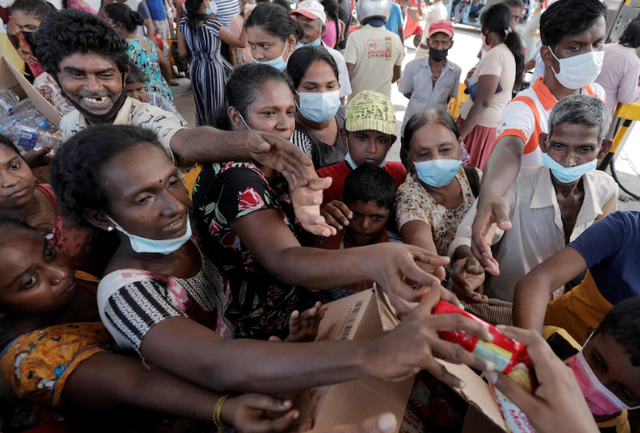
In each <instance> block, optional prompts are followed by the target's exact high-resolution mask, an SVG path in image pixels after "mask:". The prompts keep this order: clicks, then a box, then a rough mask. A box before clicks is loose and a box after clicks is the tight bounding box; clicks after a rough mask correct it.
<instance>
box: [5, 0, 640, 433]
mask: <svg viewBox="0 0 640 433" xmlns="http://www.w3.org/2000/svg"><path fill="white" fill-rule="evenodd" d="M256 3H257V4H256ZM256 3H254V1H253V0H238V1H237V0H215V1H214V0H186V1H185V2H182V0H175V1H173V2H168V1H162V0H144V1H143V0H137V1H136V0H125V1H121V0H115V1H114V0H104V1H103V2H102V4H101V5H100V8H99V9H98V10H94V9H92V8H91V6H89V5H88V4H86V3H84V2H83V1H82V0H67V1H66V2H65V3H64V5H63V10H56V8H54V7H52V6H51V5H50V4H49V3H47V2H46V1H45V0H15V1H14V2H13V4H12V5H11V6H10V9H7V11H8V12H10V13H8V14H6V16H5V17H3V18H2V19H3V21H4V22H6V23H7V28H6V31H7V35H8V37H9V40H10V41H11V44H12V46H13V48H15V50H16V51H17V54H18V56H17V59H22V61H24V64H23V65H22V66H23V70H24V71H25V73H26V74H27V75H30V77H31V79H32V82H33V86H34V87H35V88H36V89H37V90H38V91H39V92H40V93H41V94H42V95H43V96H44V97H45V98H46V99H47V100H48V101H49V102H50V103H51V104H52V105H53V106H54V107H55V108H56V109H57V110H58V111H59V113H60V114H61V115H62V116H63V117H62V120H61V122H60V134H61V137H62V139H63V140H64V142H63V144H62V145H60V146H59V147H58V148H56V149H55V150H52V149H49V148H46V147H45V148H43V149H40V150H33V151H28V152H27V151H26V150H25V149H24V148H21V147H19V146H18V144H19V143H16V142H14V141H13V140H11V139H10V138H9V137H6V136H3V135H2V131H1V130H0V373H1V376H0V431H7V432H14V431H15V432H18V431H27V430H29V429H34V430H33V431H34V432H35V431H39V432H49V431H56V432H60V431H64V432H67V431H69V432H71V431H114V430H116V431H132V432H133V431H212V430H213V429H217V430H218V431H220V432H222V431H226V430H228V429H231V428H233V429H235V430H237V431H238V432H240V433H264V432H293V431H297V432H300V431H307V430H310V429H311V428H312V420H303V419H300V418H301V416H300V412H299V411H298V410H297V409H296V407H295V405H294V402H292V401H291V400H288V399H285V398H282V397H280V396H281V395H283V394H285V393H291V392H296V391H301V390H304V389H308V388H313V387H317V386H325V385H331V384H336V383H341V382H347V381H351V380H357V379H364V378H372V379H378V380H383V381H398V380H401V379H407V378H411V377H413V376H415V375H416V374H417V373H420V372H422V373H421V374H422V375H427V376H428V377H430V379H429V380H430V383H438V384H444V385H447V386H451V387H457V388H462V387H464V386H465V384H464V383H462V382H461V381H460V379H458V378H457V377H455V376H454V375H452V374H450V373H448V372H447V370H446V369H444V367H443V366H442V365H441V364H439V363H438V361H437V359H441V360H445V361H449V362H453V363H457V364H467V365H468V366H470V367H471V368H472V369H474V370H475V371H477V372H482V373H483V378H484V379H485V380H486V381H487V382H489V383H490V384H492V385H494V386H496V387H497V388H498V389H500V390H501V391H502V392H504V394H505V395H507V396H508V397H509V398H510V399H511V400H512V401H513V402H514V403H515V404H516V405H518V406H519V407H520V408H521V409H522V410H523V411H524V412H525V413H526V414H527V416H528V418H529V421H530V423H531V424H532V426H533V427H534V428H535V429H536V431H538V432H539V433H551V432H564V431H570V430H574V431H578V432H585V433H586V432H589V433H592V432H593V433H594V432H598V431H600V432H613V431H615V432H616V433H631V432H638V431H640V417H639V416H638V414H636V413H635V412H633V410H634V409H638V408H640V319H639V318H638V317H639V316H638V311H639V309H640V278H639V276H640V266H638V265H639V263H638V260H639V259H638V257H640V213H639V212H634V211H617V207H618V186H617V184H616V183H615V182H614V180H613V178H611V176H609V175H608V174H607V173H606V172H605V171H600V170H597V169H596V168H597V166H598V161H599V160H602V159H603V158H604V157H605V156H606V155H607V154H608V153H609V152H610V150H611V147H612V141H611V140H610V139H608V138H606V137H607V132H608V131H609V129H610V126H611V125H610V124H611V119H612V112H613V111H614V110H615V107H616V106H617V104H618V103H628V102H633V101H635V100H637V99H638V98H639V97H640V87H639V86H638V84H639V76H640V59H639V58H638V56H636V54H635V49H637V48H639V47H640V19H636V20H634V21H631V22H630V23H629V24H628V26H627V27H626V29H625V30H624V33H623V35H622V37H621V39H620V41H619V42H615V43H611V44H606V45H605V39H606V16H607V8H606V5H605V4H603V3H602V2H601V1H600V0H557V1H556V2H549V3H551V4H550V5H548V7H547V8H546V10H544V11H541V10H537V11H536V14H537V15H534V17H533V18H532V20H537V21H535V22H536V23H538V24H539V30H537V31H538V32H539V39H540V41H539V43H537V44H534V45H535V53H533V54H532V53H531V52H529V53H528V54H527V51H530V46H529V45H530V44H528V43H526V42H525V41H524V40H523V38H521V36H520V35H519V34H518V30H517V29H516V24H517V23H518V22H519V19H520V15H521V14H522V11H523V8H524V4H523V3H522V2H521V0H506V1H505V2H502V3H497V4H494V5H492V6H490V7H488V8H487V9H486V10H485V11H483V13H482V16H481V35H482V48H481V50H480V53H478V58H479V61H478V63H477V65H476V66H475V67H474V68H473V69H472V70H471V71H468V74H467V76H466V79H465V78H464V76H463V75H462V74H463V72H465V73H466V72H467V71H462V70H461V68H460V66H458V65H456V64H455V63H453V62H452V61H451V60H450V59H449V58H448V53H449V50H450V49H451V48H452V47H453V45H454V39H455V32H454V26H453V23H452V22H451V21H449V20H448V18H449V17H448V16H446V14H447V13H446V8H444V5H443V2H441V1H439V0H435V1H434V4H433V5H432V6H430V7H429V9H428V10H425V12H424V13H425V16H426V17H427V21H428V23H427V26H426V28H425V32H424V37H423V38H422V41H421V43H420V44H419V48H418V53H417V55H416V58H415V59H414V60H412V61H410V62H408V63H406V64H405V65H404V69H403V60H404V54H405V47H404V33H403V21H402V14H403V10H406V5H405V4H404V3H402V2H400V3H399V4H396V3H393V2H390V1H389V0H358V1H357V2H355V3H356V4H355V5H354V4H351V2H350V1H349V0H340V1H336V0H323V1H322V2H319V1H317V0H304V1H302V2H300V3H299V4H296V5H295V6H292V5H290V4H289V3H288V2H286V1H285V0H271V1H265V0H259V1H257V2H256ZM353 8H355V10H356V12H357V18H358V23H359V28H358V29H357V30H355V31H353V32H351V31H349V27H350V26H351V25H352V22H351V18H352V16H351V10H352V9H353ZM443 8H444V12H443ZM2 9H3V10H4V8H2ZM536 16H537V18H536ZM5 18H6V19H5ZM533 33H536V32H535V31H534V32H533ZM0 47H2V45H0ZM13 48H12V49H13ZM474 50H475V47H474ZM475 54H476V53H475V52H471V53H470V55H472V56H475ZM3 55H5V56H6V58H7V59H9V58H10V57H9V55H8V53H5V52H3ZM13 58H14V59H15V56H14V57H13ZM180 62H181V63H182V64H183V65H188V68H187V72H188V76H189V79H190V80H191V84H192V89H193V97H194V101H195V125H188V124H187V122H186V121H185V119H184V115H185V113H180V112H179V110H178V109H176V105H175V98H174V95H173V92H172V87H173V82H174V81H175V80H176V79H178V78H179V77H181V76H182V75H181V74H182V71H180V70H178V68H177V67H176V66H177V64H178V63H180ZM25 65H26V67H24V66H25ZM527 71H534V76H535V75H536V74H537V78H535V79H534V80H532V81H531V82H530V83H529V82H528V79H527V78H528V74H527ZM461 80H462V81H464V85H461ZM396 82H397V86H398V90H399V91H400V93H401V94H403V95H404V96H405V97H406V98H407V99H408V107H407V111H406V113H405V117H404V119H402V120H401V121H400V120H398V119H397V116H396V108H395V106H394V104H393V102H392V101H391V90H392V86H393V84H394V83H396ZM463 88H464V94H463V93H462V89H463ZM463 97H466V100H465V102H464V104H463V106H462V108H461V111H460V113H459V115H457V116H456V117H457V118H454V117H453V116H452V114H451V113H452V112H453V111H452V110H450V106H451V102H452V100H459V99H462V98H463ZM398 125H401V128H399V129H398ZM398 131H400V133H398ZM397 141H399V143H398V144H396V142H397ZM394 145H395V146H396V147H399V150H400V159H401V161H391V160H387V158H388V156H389V152H390V149H391V148H392V147H393V146H394ZM36 167H38V168H39V170H40V171H39V173H42V172H43V170H44V173H45V175H44V177H43V175H42V174H39V175H38V176H35V175H34V171H33V169H35V168H36ZM43 167H44V169H43ZM372 287H377V288H378V289H379V290H381V291H383V292H384V293H385V294H386V296H387V297H388V299H389V301H390V304H391V305H392V307H393V308H394V310H395V312H396V313H397V315H398V318H400V319H401V320H400V324H399V325H398V326H397V327H396V328H395V329H393V330H392V331H390V332H387V333H384V334H383V335H380V336H379V337H377V338H375V339H372V340H353V341H315V339H316V336H317V333H318V324H319V323H320V322H321V320H322V313H321V310H322V308H323V307H322V305H323V304H325V303H328V302H332V301H335V300H338V299H340V298H344V297H347V296H350V295H353V294H356V293H358V292H361V291H363V290H367V289H370V288H372ZM440 300H446V301H448V302H450V303H453V304H455V305H458V306H460V307H461V308H464V309H465V310H466V311H468V312H471V313H473V314H474V315H476V316H478V317H480V318H481V319H483V320H485V321H486V322H488V323H490V324H492V325H497V326H499V329H500V330H501V332H503V333H504V334H505V335H506V336H507V337H509V338H513V339H515V340H517V341H519V342H520V343H522V344H524V345H525V346H526V347H527V349H528V354H529V356H530V361H531V363H532V365H533V367H534V369H535V376H536V380H537V389H536V390H535V392H533V393H531V392H528V391H526V390H524V389H523V388H522V387H520V386H519V385H518V384H517V383H516V382H514V381H513V380H512V379H510V378H509V377H507V376H506V375H503V374H501V373H499V372H497V371H496V366H495V364H494V363H493V362H491V361H488V360H487V359H485V358H483V357H481V356H479V355H478V353H475V352H474V353H470V352H466V351H464V350H462V349H461V347H460V346H457V345H455V344H454V343H451V342H448V341H445V340H443V339H440V338H439V336H438V332H439V331H444V330H451V329H458V330H462V331H465V332H468V333H469V334H473V335H475V336H477V337H478V338H479V339H481V340H483V341H486V342H490V341H491V339H492V336H491V335H490V334H489V333H488V331H487V329H486V328H485V327H483V326H482V325H481V324H479V323H478V322H476V321H473V320H470V319H467V318H463V317H462V316H459V315H436V314H432V310H433V308H434V307H435V306H436V304H437V303H438V302H439V301H440ZM432 396H433V397H434V400H435V397H436V396H437V398H438V399H442V398H445V397H442V396H439V395H437V392H436V390H435V388H434V390H433V393H432ZM457 404H458V403H456V402H448V403H447V407H450V408H451V409H450V410H449V412H448V414H449V415H451V414H452V413H454V412H455V411H456V410H458V409H459V407H456V405H457ZM409 406H411V401H410V402H409ZM443 407H444V406H439V405H437V404H435V403H434V404H433V405H432V407H431V410H432V411H438V410H445V409H443ZM465 407H466V406H465ZM465 410H466V409H465ZM637 412H638V413H639V414H640V411H637ZM449 418H451V419H453V418H455V416H453V415H451V416H449ZM401 422H402V420H401V419H396V418H395V417H394V416H393V415H391V414H389V413H383V414H380V415H379V416H378V417H375V418H371V419H368V420H366V421H363V422H362V423H360V424H353V425H343V426H337V427H334V428H332V429H331V433H345V432H346V433H351V432H354V433H356V432H358V433H359V432H367V433H378V432H380V433H395V432H397V430H398V428H401ZM433 422H434V423H435V424H433V425H429V426H428V427H429V429H428V430H427V431H459V429H461V428H462V424H461V419H458V424H455V425H451V424H447V428H448V429H447V430H439V428H444V427H443V426H441V425H438V424H437V420H436V421H433ZM456 428H458V430H456Z"/></svg>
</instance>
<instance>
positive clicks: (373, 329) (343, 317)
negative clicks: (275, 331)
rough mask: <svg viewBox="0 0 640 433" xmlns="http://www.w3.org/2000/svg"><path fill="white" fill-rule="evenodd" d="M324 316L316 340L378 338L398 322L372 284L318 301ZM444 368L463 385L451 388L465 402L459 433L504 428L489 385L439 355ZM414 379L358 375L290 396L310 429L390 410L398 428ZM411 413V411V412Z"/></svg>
mask: <svg viewBox="0 0 640 433" xmlns="http://www.w3.org/2000/svg"><path fill="white" fill-rule="evenodd" d="M321 311H322V313H323V314H324V317H323V318H322V321H321V322H320V326H319V330H318V337H317V338H316V340H361V339H372V338H375V337H378V336H379V335H381V334H382V333H383V332H385V331H390V330H392V329H393V328H395V327H396V326H397V324H398V323H399V321H398V319H397V318H396V314H395V312H394V310H393V307H391V305H390V304H389V301H388V298H387V297H386V295H385V294H384V293H383V292H381V291H380V290H377V289H376V288H375V286H374V288H373V289H369V290H365V291H363V292H361V293H358V294H355V295H351V296H348V297H346V298H343V299H340V300H337V301H334V302H331V303H328V304H325V305H323V307H322V310H321ZM438 362H440V364H442V365H443V366H444V367H445V368H446V369H447V371H449V372H450V373H451V374H453V375H454V376H456V377H458V378H460V379H461V380H462V381H463V382H464V383H465V384H466V387H465V388H463V389H457V388H453V390H454V392H455V393H456V394H458V395H459V396H460V397H461V398H462V399H463V400H464V401H465V402H467V403H468V405H469V407H468V410H467V414H466V416H465V420H464V426H463V429H462V433H504V432H507V429H506V427H505V424H504V420H503V418H502V414H501V413H500V408H499V407H498V403H497V402H496V400H495V398H494V396H493V394H492V392H491V389H490V387H489V385H488V384H487V383H486V382H485V381H484V380H482V379H481V378H480V376H478V375H477V374H476V373H475V372H474V371H473V370H471V368H469V367H468V366H466V365H455V364H451V363H449V362H446V361H442V360H438ZM413 382H414V380H413V378H411V379H408V380H405V381H402V382H382V381H377V380H358V381H352V382H347V383H341V384H336V385H331V386H324V387H318V388H313V389H309V390H305V391H302V392H299V393H297V394H296V395H295V397H293V400H294V402H295V404H296V406H297V408H298V409H299V410H300V413H301V419H304V418H308V417H312V418H313V419H314V428H313V430H312V432H324V431H327V430H328V429H329V428H331V427H333V426H336V425H342V424H353V423H358V422H361V421H363V420H365V419H367V418H369V417H372V416H376V415H379V414H381V413H383V412H392V413H393V414H395V416H396V418H397V420H398V428H399V426H400V424H401V422H402V420H403V418H404V417H405V411H406V407H407V403H408V400H409V395H410V393H411V389H412V385H413ZM407 416H408V417H409V418H410V419H405V420H406V421H407V422H408V424H409V425H410V427H411V429H410V430H411V431H414V430H415V431H416V432H423V431H424V432H429V431H430V429H429V426H426V425H424V424H423V423H422V420H420V419H411V417H412V416H413V414H412V413H411V412H407ZM413 417H414V418H415V416H413Z"/></svg>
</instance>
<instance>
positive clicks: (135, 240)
mask: <svg viewBox="0 0 640 433" xmlns="http://www.w3.org/2000/svg"><path fill="white" fill-rule="evenodd" d="M107 218H109V221H111V222H112V223H113V224H114V225H115V226H116V229H117V230H118V231H119V232H121V233H123V234H125V235H126V236H127V237H128V238H129V242H130V243H131V248H132V249H133V251H135V252H136V253H140V254H143V253H146V254H150V253H153V254H164V255H165V256H166V255H168V254H171V253H173V252H176V251H178V250H179V249H180V247H182V246H183V245H184V244H186V243H187V241H188V240H189V239H191V221H189V216H187V222H186V224H187V230H186V231H185V233H184V234H183V235H182V236H180V237H177V238H174V239H147V238H143V237H141V236H136V235H132V234H130V233H128V232H127V231H126V230H124V229H123V228H122V227H120V226H119V225H118V223H116V222H115V221H114V220H112V219H111V217H109V216H107Z"/></svg>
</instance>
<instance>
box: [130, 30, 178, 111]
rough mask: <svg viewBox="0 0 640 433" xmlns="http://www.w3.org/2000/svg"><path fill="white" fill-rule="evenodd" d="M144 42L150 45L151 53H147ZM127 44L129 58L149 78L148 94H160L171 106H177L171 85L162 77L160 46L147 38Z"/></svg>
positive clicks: (132, 40)
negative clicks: (159, 56) (159, 57)
mask: <svg viewBox="0 0 640 433" xmlns="http://www.w3.org/2000/svg"><path fill="white" fill-rule="evenodd" d="M142 42H146V43H147V44H149V46H150V47H151V51H147V49H146V48H145V46H144V45H143V44H142ZM127 43H128V44H129V49H127V54H128V55H129V58H130V59H131V60H133V62H134V63H135V64H136V65H138V67H139V68H140V70H141V71H142V72H144V74H145V75H146V76H147V82H146V83H145V86H144V88H145V90H146V91H147V92H155V93H159V94H160V95H162V96H163V97H164V98H166V99H167V100H169V102H171V104H173V105H175V101H174V100H173V94H172V93H171V89H170V88H169V84H168V83H167V80H165V79H164V77H163V76H162V70H161V69H160V60H159V59H158V46H157V45H156V44H154V43H153V42H151V40H150V39H147V38H141V39H127Z"/></svg>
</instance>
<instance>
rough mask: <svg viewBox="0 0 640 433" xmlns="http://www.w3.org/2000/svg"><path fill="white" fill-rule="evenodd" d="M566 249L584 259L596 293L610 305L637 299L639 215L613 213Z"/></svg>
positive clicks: (631, 212)
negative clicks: (597, 291) (598, 292)
mask: <svg viewBox="0 0 640 433" xmlns="http://www.w3.org/2000/svg"><path fill="white" fill-rule="evenodd" d="M569 246H571V247H573V248H575V249H576V250H577V251H578V252H579V253H580V254H581V255H582V257H584V260H585V261H586V262H587V266H588V267H589V270H590V271H591V275H592V276H593V280H594V281H595V283H596V285H597V286H598V290H599V291H600V293H601V294H602V296H604V298H605V299H606V300H607V301H609V302H611V304H613V305H615V304H617V303H618V302H620V301H623V300H625V299H627V298H631V297H635V296H640V212H636V211H626V212H624V211H618V212H615V213H613V214H611V215H609V216H607V217H605V218H604V219H602V220H600V221H598V222H597V223H595V224H594V225H592V226H591V227H589V228H588V229H587V230H585V231H584V233H582V234H581V235H580V236H579V237H578V239H576V240H575V241H573V242H572V243H570V244H569Z"/></svg>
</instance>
